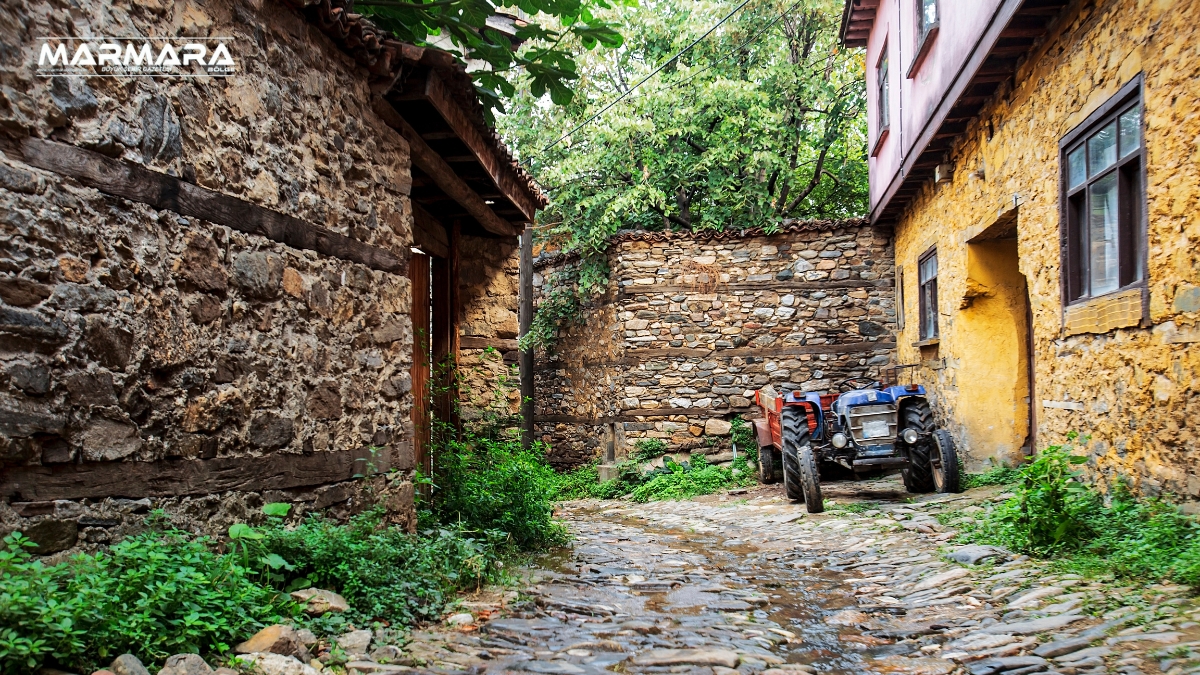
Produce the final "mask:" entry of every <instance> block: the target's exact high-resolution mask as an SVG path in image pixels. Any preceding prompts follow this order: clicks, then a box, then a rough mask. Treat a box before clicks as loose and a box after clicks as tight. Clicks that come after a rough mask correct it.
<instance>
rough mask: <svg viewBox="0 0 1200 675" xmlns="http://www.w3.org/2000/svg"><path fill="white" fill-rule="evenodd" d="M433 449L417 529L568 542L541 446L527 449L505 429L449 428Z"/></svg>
mask: <svg viewBox="0 0 1200 675" xmlns="http://www.w3.org/2000/svg"><path fill="white" fill-rule="evenodd" d="M443 436H444V437H445V438H448V439H449V440H447V441H445V443H444V444H443V446H442V447H441V448H440V449H439V450H438V452H437V455H436V456H437V466H436V468H435V471H434V476H433V480H432V483H433V491H432V499H431V500H429V501H427V502H424V503H423V504H422V505H421V506H422V513H421V520H422V528H423V529H428V528H430V527H432V526H434V525H439V526H443V527H451V528H459V529H463V530H470V531H475V532H488V531H501V532H506V533H507V534H508V537H509V542H510V543H511V544H512V545H514V546H515V547H516V548H519V549H521V550H525V551H530V550H542V549H546V548H550V547H553V546H560V545H563V544H565V543H567V541H568V536H567V530H566V527H565V526H564V525H563V524H562V523H560V522H558V521H556V520H555V519H554V503H553V500H554V498H555V496H556V495H557V494H558V493H559V492H560V491H561V483H560V481H561V478H560V476H559V475H558V474H557V473H556V472H555V471H554V469H553V468H551V467H550V465H549V464H548V463H547V462H546V449H547V448H546V445H545V444H544V443H540V442H538V443H534V444H533V446H532V447H531V448H529V449H528V450H526V449H524V448H522V447H521V442H520V440H519V438H516V437H513V436H511V435H509V434H508V433H507V431H506V430H499V429H491V430H487V432H486V433H472V434H469V435H467V436H466V437H465V438H463V439H462V440H459V439H456V438H453V437H452V436H451V435H450V434H449V433H444V434H443Z"/></svg>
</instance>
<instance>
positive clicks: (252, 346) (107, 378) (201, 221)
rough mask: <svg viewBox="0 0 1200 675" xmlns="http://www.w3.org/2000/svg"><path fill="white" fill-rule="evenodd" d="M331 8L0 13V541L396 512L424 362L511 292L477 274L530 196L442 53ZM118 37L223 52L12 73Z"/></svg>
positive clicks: (486, 327)
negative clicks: (46, 53) (221, 58)
mask: <svg viewBox="0 0 1200 675" xmlns="http://www.w3.org/2000/svg"><path fill="white" fill-rule="evenodd" d="M346 10H347V8H346V7H345V6H344V3H343V2H341V1H340V0H335V1H334V2H333V4H331V3H330V1H329V0H318V1H314V0H305V1H304V2H297V3H295V4H286V3H282V2H276V1H275V0H215V1H213V2H206V3H198V2H191V1H188V0H182V1H180V2H173V3H163V2H143V3H136V4H116V5H114V4H112V3H105V2H98V1H88V0H84V1H83V2H80V3H75V4H72V5H71V7H70V8H67V7H66V6H64V5H60V4H58V3H51V2H26V3H17V4H10V5H9V6H8V9H7V10H6V11H5V12H4V13H3V15H2V16H0V43H2V44H3V46H4V48H3V50H2V51H3V53H4V54H5V57H4V58H5V61H4V63H3V64H2V70H0V149H2V150H3V157H0V222H2V223H3V224H2V225H0V300H2V304H0V531H3V532H7V531H11V530H13V529H18V528H19V529H22V530H23V531H25V532H26V533H27V534H29V535H30V536H32V537H33V538H34V539H35V540H36V541H39V542H40V543H41V544H42V549H41V552H43V553H49V552H53V551H56V550H60V549H65V548H69V547H71V546H73V545H75V544H76V543H81V544H84V545H89V544H97V543H103V542H106V541H111V540H113V539H114V538H115V537H118V536H120V535H122V534H124V533H126V532H128V531H130V529H131V528H134V527H136V526H137V524H138V523H140V521H141V519H142V517H143V516H142V515H137V514H144V513H145V512H146V511H147V510H149V509H151V508H163V509H165V510H166V512H167V513H168V514H169V515H170V517H171V518H172V519H173V520H174V522H175V524H176V525H179V526H182V527H187V528H189V529H197V530H208V531H213V530H219V529H221V528H224V527H225V526H227V525H228V524H230V523H231V522H233V521H235V520H240V519H253V518H254V517H255V516H256V515H257V514H258V506H259V505H261V504H262V503H263V502H268V501H289V502H293V503H295V504H297V506H298V508H297V509H296V510H295V511H294V513H296V514H300V513H303V512H305V511H306V510H311V509H326V508H329V509H333V510H334V512H335V513H347V512H352V511H354V510H355V509H359V508H362V507H363V506H364V505H366V504H368V500H375V501H381V502H383V503H384V504H385V505H386V506H387V507H388V509H389V510H390V512H391V517H392V519H393V520H394V521H395V522H398V523H401V524H406V525H409V526H411V525H412V524H413V504H412V495H413V488H412V485H413V484H412V472H413V469H414V465H415V464H416V463H418V462H422V461H427V436H426V434H427V429H428V426H429V424H428V419H429V417H430V416H431V415H434V414H441V415H443V416H446V415H449V411H450V410H451V408H452V406H450V405H449V403H448V401H447V400H446V397H447V396H448V394H445V393H444V394H442V395H440V397H431V396H430V395H429V392H430V391H431V386H430V372H431V369H430V363H431V362H432V361H440V360H445V359H453V358H455V357H456V356H457V354H458V350H459V349H460V347H462V348H469V347H471V345H470V344H463V341H460V336H461V335H462V334H463V333H464V332H466V333H467V334H468V335H469V336H471V338H472V339H479V338H480V337H491V335H489V331H492V332H494V334H495V335H499V336H501V337H509V336H510V333H511V334H513V335H514V336H515V329H510V326H509V325H508V324H509V323H511V322H509V321H507V319H506V318H505V319H504V320H490V319H489V320H486V321H479V320H477V319H476V317H477V315H480V314H485V315H486V314H488V313H489V312H492V313H495V312H493V311H492V310H491V308H490V307H489V306H490V305H491V304H492V303H497V304H500V305H504V306H505V307H508V306H510V305H512V306H515V300H511V299H509V298H504V297H497V295H496V294H495V293H494V292H493V287H494V286H496V285H497V284H500V285H502V286H504V285H506V284H508V281H507V277H506V276H505V273H506V271H507V270H508V268H510V267H512V263H510V261H509V260H510V259H513V258H514V255H515V254H514V251H516V250H517V241H518V235H519V233H520V232H521V225H520V224H521V223H524V222H528V221H530V220H531V219H532V217H533V215H534V212H535V211H536V210H537V209H538V208H540V207H541V206H542V204H543V199H544V198H543V197H542V196H541V195H540V193H538V191H537V189H536V188H535V187H534V186H533V185H532V183H531V181H530V180H529V178H528V176H526V175H525V174H524V173H523V172H522V171H521V170H520V169H519V168H518V167H517V166H516V165H515V163H514V162H513V161H512V158H511V156H510V155H509V154H508V151H507V150H506V149H505V148H504V146H503V145H502V143H501V142H500V141H499V139H498V138H497V137H496V135H495V134H494V133H493V131H492V130H491V129H490V128H489V127H488V125H487V124H486V122H485V121H484V117H483V114H482V109H481V107H480V104H479V102H478V100H477V99H476V96H475V93H474V88H473V86H472V84H471V80H470V77H469V76H468V75H467V74H466V73H465V72H464V71H463V70H462V69H461V68H460V67H459V66H457V65H456V64H455V62H454V59H453V58H452V57H451V56H450V55H449V54H446V53H444V52H439V51H437V50H429V49H421V48H417V47H414V46H412V45H407V44H403V43H400V42H397V41H395V40H393V39H391V38H389V37H388V36H387V35H385V34H382V33H381V32H379V31H378V30H376V29H375V28H374V27H373V26H372V25H371V24H370V23H369V22H367V21H365V20H364V19H362V18H361V17H359V16H357V15H354V14H351V13H348V12H347V11H346ZM96 36H112V38H113V39H109V38H96ZM141 36H150V37H149V39H148V43H149V44H150V45H151V47H150V48H151V49H153V51H154V52H155V53H157V52H158V51H159V50H160V49H163V45H164V44H171V43H172V41H174V44H175V45H176V47H180V46H181V45H191V44H199V45H201V46H205V45H207V47H208V48H209V49H210V50H212V49H214V45H215V44H217V43H219V42H222V41H223V42H227V43H228V46H227V48H228V53H229V56H230V57H231V60H232V61H233V62H234V63H235V67H234V70H233V72H232V73H230V74H227V76H223V75H226V73H212V72H209V73H200V74H199V75H196V74H195V73H192V74H188V73H180V72H171V73H164V74H159V75H157V76H154V77H133V76H129V75H128V73H126V74H124V75H120V76H113V74H112V73H110V72H105V71H102V70H99V69H94V70H92V71H87V72H84V73H82V74H81V73H73V74H63V75H59V76H53V77H50V76H46V73H45V72H44V71H41V70H39V65H38V63H39V58H40V54H39V45H43V44H51V45H54V44H59V43H65V44H68V45H70V49H71V53H72V54H74V53H76V50H77V49H79V48H80V45H90V48H91V49H93V50H96V51H97V53H103V51H102V49H103V45H104V44H107V43H111V42H114V41H115V39H117V38H120V39H124V40H125V42H118V45H119V46H120V45H134V46H136V45H138V44H140V43H141V42H143V41H145V40H143V38H141ZM43 38H50V40H49V41H47V40H43ZM83 38H96V39H94V40H85V39H83ZM131 49H132V48H131ZM184 51H186V48H185V49H184ZM59 65H60V66H66V65H68V64H67V63H66V62H61V63H60V64H59ZM80 65H82V66H87V63H86V60H84V61H83V62H82V63H81V64H80ZM100 65H103V62H101V64H100ZM468 270H469V271H468ZM495 277H504V278H503V279H501V280H500V281H496V280H495V279H494V278H495ZM500 313H501V314H503V312H500ZM506 331H507V332H506ZM435 377H436V375H435ZM443 389H444V388H443ZM384 472H387V475H386V476H385V475H383V474H384ZM367 488H369V490H367ZM368 492H369V497H368V494H367V493H368Z"/></svg>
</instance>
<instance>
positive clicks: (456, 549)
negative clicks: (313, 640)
mask: <svg viewBox="0 0 1200 675" xmlns="http://www.w3.org/2000/svg"><path fill="white" fill-rule="evenodd" d="M381 515H382V514H381V513H380V512H379V511H369V512H367V513H363V514H360V515H358V516H355V517H354V518H352V519H351V520H350V522H349V523H348V524H346V525H338V524H336V523H334V522H332V521H329V520H327V519H324V518H321V517H316V516H314V517H312V518H310V519H308V520H306V521H305V522H303V523H302V524H300V525H299V526H296V527H294V528H285V527H280V526H276V527H272V528H267V529H264V530H263V545H264V546H265V548H266V549H267V550H268V551H270V552H271V553H274V554H276V555H278V556H280V557H281V558H283V559H284V560H286V561H287V562H288V564H289V567H290V568H291V569H290V571H289V572H288V573H287V574H286V575H284V576H285V578H284V579H283V583H286V584H287V585H288V586H289V587H301V588H303V587H308V586H316V587H318V588H326V589H330V590H334V591H336V592H338V593H340V594H341V595H342V596H343V597H345V598H346V602H347V603H349V605H350V611H349V612H346V613H345V614H343V615H342V616H340V617H337V616H334V617H330V618H329V619H328V620H331V621H333V622H334V623H342V622H350V623H354V624H356V625H359V626H362V625H364V624H367V623H369V622H370V621H372V620H374V619H383V620H386V621H388V622H390V623H393V624H401V625H410V624H412V623H414V622H417V621H430V620H436V619H437V618H438V617H439V616H440V615H441V612H442V610H443V608H444V607H445V605H446V602H447V601H449V600H450V599H451V596H452V594H453V593H454V592H455V591H457V590H465V589H473V588H476V587H478V586H479V585H480V584H482V583H485V582H488V581H492V580H494V579H495V578H496V577H497V576H498V574H499V569H500V567H499V565H497V561H498V557H497V554H498V551H497V549H498V546H499V545H500V544H501V543H502V542H503V540H504V539H505V538H506V535H505V534H504V533H503V532H487V533H484V534H483V535H476V536H466V533H464V532H462V531H456V530H452V529H434V530H431V531H427V532H422V533H421V534H420V535H413V534H408V533H407V532H404V531H402V530H399V529H397V528H395V527H389V526H386V525H384V524H383V523H382V522H381ZM326 628H327V629H328V630H337V629H338V626H335V625H334V626H326Z"/></svg>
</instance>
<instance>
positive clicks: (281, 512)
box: [262, 502, 292, 516]
mask: <svg viewBox="0 0 1200 675" xmlns="http://www.w3.org/2000/svg"><path fill="white" fill-rule="evenodd" d="M291 510H292V505H291V504H288V503H287V502H271V503H270V504H264V505H263V507H262V512H263V513H265V514H267V515H268V516H286V515H287V514H288V512H289V511H291Z"/></svg>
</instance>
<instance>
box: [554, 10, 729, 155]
mask: <svg viewBox="0 0 1200 675" xmlns="http://www.w3.org/2000/svg"><path fill="white" fill-rule="evenodd" d="M748 4H750V0H742V4H740V5H738V6H737V7H734V8H733V11H731V12H730V13H728V14H726V15H725V18H723V19H721V20H720V21H718V22H717V23H715V24H713V26H712V28H709V29H708V30H707V31H705V32H704V35H701V36H700V37H698V38H696V39H695V40H692V43H691V44H689V45H688V46H686V47H684V48H683V49H681V50H679V51H678V52H676V53H675V55H674V56H672V57H671V58H669V59H667V60H666V61H663V62H662V64H660V65H659V66H658V67H657V68H655V69H654V70H653V71H652V72H651V73H650V74H649V75H647V76H645V77H643V78H642V79H641V80H639V81H638V83H637V84H635V85H633V86H632V87H630V88H629V89H627V90H626V91H625V92H624V93H622V94H621V95H620V96H618V97H616V98H615V99H613V100H612V101H611V102H609V104H608V105H606V106H604V107H603V108H601V109H600V110H599V111H598V112H597V113H595V114H594V115H592V116H591V117H589V118H587V119H586V120H584V121H582V122H580V123H579V124H577V125H576V126H575V128H574V129H571V130H570V131H568V132H567V133H565V134H563V135H562V136H559V137H558V140H556V141H554V142H553V143H551V144H549V145H547V146H546V147H544V148H542V152H546V151H547V150H549V149H550V148H553V147H554V146H556V145H558V144H559V143H561V142H563V140H564V139H567V138H569V137H570V136H571V135H572V134H574V133H575V132H576V131H579V130H580V129H582V128H584V127H585V126H587V125H588V124H590V123H591V122H592V120H594V119H596V118H597V117H599V116H601V115H603V114H604V113H606V112H608V110H609V109H610V108H612V107H613V106H614V105H616V104H618V103H620V102H621V101H622V100H623V99H624V98H625V97H626V96H629V95H630V94H632V93H633V91H634V90H635V89H637V88H638V87H640V86H642V85H643V84H645V83H646V81H647V80H649V79H650V78H652V77H654V76H655V75H657V74H658V73H659V71H661V70H662V69H663V68H666V67H667V66H669V65H671V64H672V63H674V62H675V61H676V60H677V59H678V58H679V57H680V56H683V55H684V54H686V53H687V52H688V51H689V50H690V49H691V48H692V47H695V46H696V45H698V44H700V42H701V41H702V40H703V39H704V38H706V37H708V36H709V35H712V32H713V31H715V30H716V29H718V28H720V27H721V26H722V25H723V24H724V23H725V22H726V21H728V20H730V19H731V18H733V15H734V14H737V13H738V12H740V11H742V8H743V7H745V6H746V5H748Z"/></svg>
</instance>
